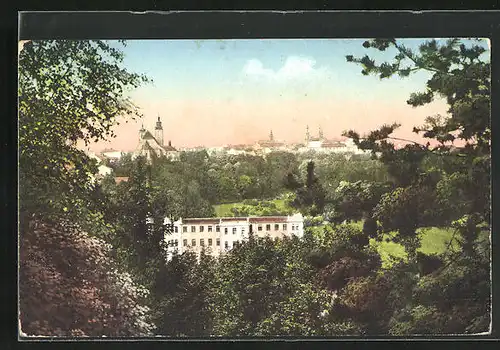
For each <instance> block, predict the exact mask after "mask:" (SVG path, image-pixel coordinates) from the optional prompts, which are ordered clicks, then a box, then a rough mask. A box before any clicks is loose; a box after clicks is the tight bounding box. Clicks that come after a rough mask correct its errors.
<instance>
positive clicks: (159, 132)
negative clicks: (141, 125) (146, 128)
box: [155, 113, 163, 146]
mask: <svg viewBox="0 0 500 350" xmlns="http://www.w3.org/2000/svg"><path fill="white" fill-rule="evenodd" d="M155 139H156V141H158V143H159V144H160V146H163V126H162V125H161V120H160V114H159V113H158V120H157V121H156V127H155Z"/></svg>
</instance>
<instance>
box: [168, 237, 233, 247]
mask: <svg viewBox="0 0 500 350" xmlns="http://www.w3.org/2000/svg"><path fill="white" fill-rule="evenodd" d="M167 243H168V246H170V247H178V246H179V241H178V240H177V239H171V240H169V241H168V242H167ZM239 243H240V242H239V241H234V243H233V246H237V245H238V244H239ZM182 245H183V246H184V247H187V245H188V240H187V239H184V240H183V242H182ZM212 245H213V240H212V238H209V239H208V246H209V247H211V246H212ZM215 245H216V246H218V247H219V246H220V239H219V238H217V239H216V240H215ZM204 246H205V240H204V239H203V238H201V239H200V247H204ZM191 247H196V239H192V240H191ZM224 247H225V248H229V242H228V241H225V242H224Z"/></svg>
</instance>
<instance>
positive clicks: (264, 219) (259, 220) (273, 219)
mask: <svg viewBox="0 0 500 350" xmlns="http://www.w3.org/2000/svg"><path fill="white" fill-rule="evenodd" d="M249 221H250V223H252V224H264V223H278V222H283V223H286V222H287V221H288V217H287V216H260V217H250V218H249Z"/></svg>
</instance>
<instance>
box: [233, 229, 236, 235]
mask: <svg viewBox="0 0 500 350" xmlns="http://www.w3.org/2000/svg"><path fill="white" fill-rule="evenodd" d="M235 234H236V227H233V235H235Z"/></svg>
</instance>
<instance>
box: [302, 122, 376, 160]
mask: <svg viewBox="0 0 500 350" xmlns="http://www.w3.org/2000/svg"><path fill="white" fill-rule="evenodd" d="M311 151H313V152H316V153H327V154H328V153H336V154H369V153H370V152H369V151H364V150H361V149H359V148H358V147H357V146H356V145H355V144H354V141H353V140H352V139H349V138H348V139H346V140H345V141H340V140H328V139H326V138H325V137H324V136H323V131H322V130H321V127H320V128H319V132H318V137H311V135H310V134H309V126H307V127H306V137H305V143H304V145H303V146H302V147H299V148H298V149H297V152H298V153H307V152H311Z"/></svg>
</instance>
